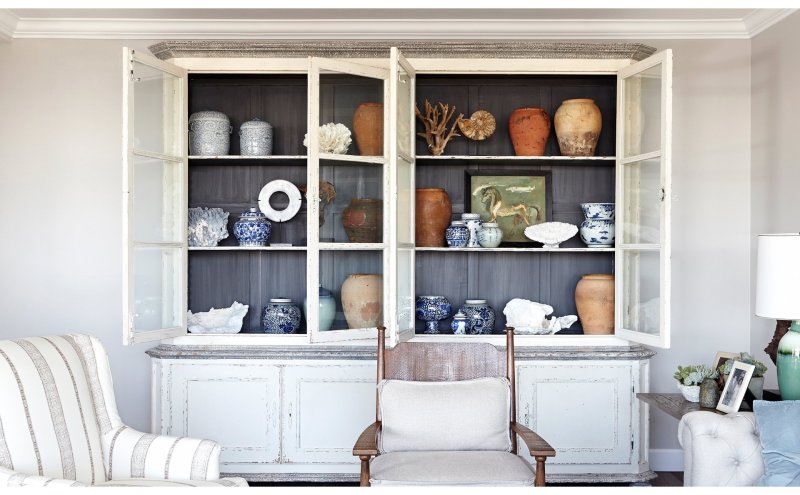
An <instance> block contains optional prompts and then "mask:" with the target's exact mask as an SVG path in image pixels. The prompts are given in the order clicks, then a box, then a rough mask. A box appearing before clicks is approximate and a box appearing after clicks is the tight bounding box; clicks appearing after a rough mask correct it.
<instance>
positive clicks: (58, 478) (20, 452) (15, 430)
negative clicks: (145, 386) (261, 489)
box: [0, 334, 247, 486]
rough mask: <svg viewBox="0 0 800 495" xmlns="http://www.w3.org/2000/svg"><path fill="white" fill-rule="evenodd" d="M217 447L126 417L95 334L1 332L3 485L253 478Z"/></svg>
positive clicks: (213, 482)
mask: <svg viewBox="0 0 800 495" xmlns="http://www.w3.org/2000/svg"><path fill="white" fill-rule="evenodd" d="M219 452H220V448H219V445H218V444H217V443H216V442H212V441H210V440H199V439H194V438H177V437H166V436H161V435H152V434H149V433H142V432H139V431H136V430H134V429H133V428H129V427H127V426H125V425H124V424H122V420H121V419H120V417H119V414H118V413H117V406H116V401H115V399H114V387H113V385H112V382H111V369H110V367H109V365H108V355H107V354H106V351H105V349H104V348H103V345H102V344H101V343H100V341H99V340H97V339H96V338H94V337H90V336H88V335H77V334H75V335H72V334H71V335H64V336H58V337H32V338H27V339H20V340H0V486H24V485H38V486H45V485H47V486H84V485H102V486H165V485H175V486H187V485H188V486H247V483H246V482H245V481H244V480H243V479H241V478H223V479H220V478H219Z"/></svg>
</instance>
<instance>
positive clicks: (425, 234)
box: [414, 187, 453, 247]
mask: <svg viewBox="0 0 800 495" xmlns="http://www.w3.org/2000/svg"><path fill="white" fill-rule="evenodd" d="M452 214H453V205H452V204H451V203H450V196H448V195H447V191H445V190H444V189H441V188H438V187H433V188H426V189H417V193H416V212H415V215H416V220H415V222H416V230H415V235H414V241H415V243H416V245H417V247H444V246H446V245H447V244H446V243H445V236H444V233H445V230H447V226H448V225H449V224H450V216H451V215H452Z"/></svg>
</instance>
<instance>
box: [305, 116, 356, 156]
mask: <svg viewBox="0 0 800 495" xmlns="http://www.w3.org/2000/svg"><path fill="white" fill-rule="evenodd" d="M352 142H353V140H352V139H351V138H350V129H348V128H347V126H346V125H344V124H336V123H333V122H330V123H328V124H323V125H321V126H319V151H320V153H335V154H337V155H344V154H346V153H347V150H348V149H349V148H350V143H352ZM303 146H305V147H306V148H308V133H306V135H305V137H304V138H303Z"/></svg>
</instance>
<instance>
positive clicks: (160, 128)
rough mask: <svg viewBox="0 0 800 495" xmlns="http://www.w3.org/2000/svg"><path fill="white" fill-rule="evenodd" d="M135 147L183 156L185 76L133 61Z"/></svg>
mask: <svg viewBox="0 0 800 495" xmlns="http://www.w3.org/2000/svg"><path fill="white" fill-rule="evenodd" d="M133 77H134V79H133V81H134V84H133V147H134V149H136V150H141V151H152V152H156V153H163V154H165V155H172V156H181V155H182V154H183V153H182V150H181V149H180V146H181V136H182V135H183V134H184V133H185V130H184V129H181V125H180V121H181V120H180V111H181V109H182V108H183V106H182V104H181V103H182V102H181V79H180V78H179V77H176V76H173V75H172V74H169V73H166V72H162V71H161V70H159V69H154V68H153V67H150V66H148V65H144V64H142V63H139V62H136V61H134V62H133Z"/></svg>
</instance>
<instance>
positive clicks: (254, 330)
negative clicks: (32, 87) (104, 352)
mask: <svg viewBox="0 0 800 495" xmlns="http://www.w3.org/2000/svg"><path fill="white" fill-rule="evenodd" d="M151 51H152V52H153V54H155V55H156V57H157V58H156V57H153V56H150V55H147V54H143V53H139V52H136V51H133V50H124V53H123V67H124V102H123V118H124V123H123V128H124V133H123V134H124V137H123V146H124V157H123V199H124V205H125V206H124V224H125V230H124V236H123V237H124V245H123V261H124V273H125V286H124V293H123V297H124V300H123V311H124V313H123V317H124V328H123V340H124V342H125V343H126V344H129V343H137V342H146V341H153V340H160V341H161V345H159V346H157V347H155V348H153V349H151V350H150V351H148V354H150V356H151V357H152V358H153V397H154V405H153V429H154V430H156V431H161V432H164V433H170V434H176V435H177V434H181V435H191V436H203V437H208V438H213V439H215V440H217V441H219V442H220V443H221V444H222V445H223V453H222V459H221V462H222V465H223V471H224V472H226V473H241V474H243V475H244V476H245V477H247V478H248V479H252V480H257V479H260V480H328V481H333V480H345V479H356V477H357V475H356V473H357V468H358V465H357V463H356V462H355V458H352V456H351V455H350V449H351V448H352V445H353V443H354V441H355V439H356V437H357V434H358V433H359V432H360V431H361V429H362V428H363V427H364V426H365V425H366V424H368V423H369V422H370V421H371V419H372V418H373V417H374V400H375V399H374V393H375V383H374V380H375V363H374V359H375V346H376V338H375V337H376V331H375V329H374V328H369V327H368V328H348V324H347V322H346V321H345V318H344V314H343V310H342V307H341V302H340V287H341V285H342V283H343V281H344V280H345V279H346V277H347V276H348V275H350V274H356V273H372V274H380V275H381V276H382V281H383V290H382V297H381V299H382V311H383V324H384V325H385V326H386V327H387V336H388V339H387V340H388V345H390V346H394V345H396V344H397V343H399V342H405V341H412V342H413V341H420V340H428V341H430V340H438V341H452V340H459V341H476V342H478V341H479V342H490V343H493V344H495V345H498V346H502V345H504V340H503V337H502V336H501V335H499V332H500V330H501V329H502V327H503V323H504V317H503V314H502V309H503V307H504V306H505V304H506V303H507V302H508V301H509V300H510V299H512V298H515V297H522V298H526V299H532V300H536V301H540V302H545V303H548V304H551V305H552V306H554V307H555V310H556V314H558V315H562V314H573V313H575V303H574V288H575V284H576V282H577V281H578V280H579V279H580V277H581V275H583V274H586V273H613V274H614V275H615V331H614V334H613V335H607V336H592V335H582V334H581V331H580V329H581V327H580V323H578V324H577V325H576V327H575V328H574V330H577V331H575V332H572V333H562V334H558V335H548V336H533V335H520V336H518V337H517V339H516V342H517V344H516V345H517V351H518V358H517V359H518V370H517V373H518V380H519V382H518V383H519V385H518V394H519V397H518V403H519V411H518V413H519V418H518V419H519V421H521V422H523V423H524V424H526V425H528V426H530V427H531V428H533V429H534V430H536V431H537V432H539V433H540V434H542V435H543V436H544V438H546V439H547V440H548V441H549V442H550V443H551V444H552V445H553V446H554V447H555V448H556V451H557V457H556V458H555V459H554V460H553V462H552V467H551V468H550V471H549V472H548V479H550V480H551V481H552V480H563V481H568V480H592V481H643V480H646V479H648V478H649V477H651V476H652V472H651V471H650V469H649V465H648V462H647V445H648V442H647V438H648V433H647V421H648V411H647V409H646V407H643V406H640V404H639V403H638V401H637V400H636V399H635V394H636V393H637V392H646V391H647V389H648V371H647V370H648V359H649V358H650V357H651V356H652V355H653V351H651V350H649V349H647V348H645V347H643V345H647V346H654V347H661V348H666V347H669V335H670V331H669V329H670V305H669V299H670V197H671V186H670V174H671V172H670V160H671V114H672V110H671V108H672V101H671V91H672V89H671V84H672V83H671V77H672V53H671V51H670V50H665V51H663V52H660V53H654V51H655V50H653V49H651V48H649V47H646V46H643V45H639V44H625V43H622V44H578V43H565V44H560V43H539V42H489V41H481V42H477V41H476V42H438V43H429V42H423V41H400V42H397V43H392V44H389V43H384V42H377V41H363V42H356V41H353V42H350V41H325V42H312V41H303V42H291V41H290V42H274V41H269V42H261V41H259V42H225V41H203V42H199V41H198V42H192V41H174V42H173V41H170V42H163V43H159V44H157V45H154V46H152V47H151ZM579 97H590V98H593V99H595V101H596V102H597V104H598V106H599V107H600V108H601V111H602V113H603V130H602V132H601V138H600V142H599V143H598V148H597V152H596V156H592V157H564V156H560V153H559V150H558V146H557V143H556V140H555V137H554V136H553V135H552V134H554V132H551V138H550V140H549V141H548V144H547V147H546V153H545V154H546V156H542V157H518V156H515V155H514V151H513V148H512V146H511V142H510V139H509V138H508V130H507V127H508V126H507V121H508V116H509V114H510V112H511V111H512V110H513V109H514V108H518V107H523V106H541V107H544V108H546V109H547V110H548V112H550V114H551V116H552V115H553V113H554V112H555V109H556V108H557V107H558V106H559V105H560V102H561V101H562V100H565V99H570V98H579ZM425 100H430V101H431V102H434V103H435V102H437V101H442V102H444V103H450V104H453V105H456V106H457V109H458V112H457V113H461V112H463V113H464V114H465V116H469V115H470V114H471V113H472V112H474V111H475V110H478V109H486V110H489V111H491V112H492V113H493V114H494V115H495V117H496V118H497V123H498V129H497V131H496V133H495V135H494V136H493V137H492V138H490V139H488V140H486V141H481V142H474V141H468V140H466V139H465V138H459V139H454V140H453V141H451V143H449V144H448V147H447V148H446V149H445V154H444V155H442V156H430V153H429V152H428V151H427V149H426V146H425V144H424V140H422V139H421V138H420V137H418V136H417V132H418V131H419V129H418V123H417V119H416V117H415V115H414V107H415V106H416V105H419V106H422V103H423V102H424V101H425ZM362 102H379V103H382V104H383V108H384V115H383V126H384V136H383V143H384V146H383V153H382V155H377V156H362V155H359V154H358V153H357V151H356V144H355V143H354V144H353V145H352V146H351V150H350V152H349V153H347V154H344V155H332V154H328V153H321V152H319V151H318V136H317V133H316V132H311V133H310V135H309V137H308V148H306V147H305V146H303V145H302V142H303V137H304V135H305V134H306V133H307V131H308V130H309V129H311V130H312V131H315V130H316V129H317V127H318V126H319V125H321V124H325V123H328V122H341V123H345V125H347V126H348V127H352V118H353V111H354V110H355V108H356V107H357V106H358V105H359V103H362ZM201 110H218V111H222V112H223V113H226V114H227V115H228V116H229V117H230V118H231V123H232V127H233V131H234V132H233V134H232V135H231V152H230V154H229V155H226V156H218V157H201V156H190V155H189V153H188V145H187V142H188V139H187V138H188V136H187V121H188V116H189V115H190V114H191V113H193V112H196V111H201ZM254 117H258V118H261V119H263V120H267V121H268V122H270V123H271V124H272V126H273V127H274V144H273V154H272V155H270V156H265V157H246V156H241V155H240V154H239V144H238V135H237V134H236V130H238V126H240V125H241V124H242V123H243V122H244V121H246V120H250V119H252V118H254ZM495 172H496V173H497V174H498V175H536V174H540V175H544V176H546V177H547V178H548V179H547V180H548V181H550V184H549V185H548V188H549V189H548V191H549V193H548V194H549V195H550V197H549V199H548V201H549V203H548V205H549V206H548V209H549V210H550V211H548V212H547V215H546V219H547V220H553V221H563V222H569V223H573V224H579V223H580V222H581V220H582V215H581V214H580V209H579V204H580V203H581V202H614V203H616V243H615V245H614V247H612V248H601V249H597V248H588V247H585V246H584V245H583V244H582V243H581V242H580V241H579V240H578V239H577V238H574V239H572V240H570V241H566V242H565V243H564V244H562V248H561V249H558V250H554V251H547V250H543V249H542V248H538V247H535V246H534V245H532V244H526V245H503V246H501V247H499V248H494V249H481V250H452V249H448V248H444V247H441V248H438V247H420V246H415V244H414V242H415V239H414V237H415V236H414V230H415V211H414V209H415V205H414V196H415V193H414V191H415V188H422V187H443V188H445V189H446V190H447V192H448V194H449V195H450V197H451V201H452V203H453V217H454V218H457V217H458V215H459V214H460V213H462V212H466V211H470V209H469V208H470V205H469V198H468V196H469V194H470V193H469V186H468V185H467V182H466V181H467V180H469V179H468V178H469V177H470V176H471V175H475V174H480V173H483V174H488V173H495ZM276 179H284V180H288V181H290V182H292V183H294V184H295V185H298V186H299V185H305V186H306V187H307V194H306V196H305V197H304V200H303V206H302V208H301V209H300V212H299V213H298V214H297V216H296V217H295V218H293V219H291V220H289V221H287V222H283V223H273V233H272V238H271V241H272V242H274V243H277V245H269V246H265V247H260V248H242V247H239V246H238V245H237V244H236V241H235V239H234V238H233V234H232V232H231V236H230V237H229V238H228V239H225V240H223V241H222V242H221V243H220V245H219V246H216V247H203V248H200V247H189V246H188V245H187V238H186V234H187V231H186V223H187V210H188V208H189V207H197V206H206V207H218V208H222V209H224V210H225V211H228V212H229V213H230V218H229V230H231V227H232V225H233V223H234V222H235V220H236V218H237V216H238V214H239V213H240V212H241V211H245V210H247V208H248V207H249V206H253V205H255V204H256V203H257V198H258V192H259V190H260V189H261V187H262V186H264V185H265V184H266V183H268V182H270V181H272V180H276ZM321 181H328V182H331V183H333V184H334V185H335V187H336V192H337V194H336V198H335V200H334V201H332V202H331V203H330V204H327V205H325V204H322V203H321V202H319V201H317V200H316V198H318V197H319V194H320V186H319V185H320V183H321ZM308 198H314V199H312V200H308ZM354 198H374V199H379V200H380V201H381V204H382V206H383V213H382V215H383V217H382V227H381V231H380V236H379V238H378V239H377V241H375V242H368V243H356V242H351V241H350V239H348V237H347V236H346V235H345V231H344V229H343V227H342V221H341V220H342V216H343V214H344V210H345V208H346V207H347V205H348V204H349V201H350V200H351V199H354ZM278 202H280V200H278ZM273 206H275V207H276V208H278V209H280V208H279V206H280V205H273ZM319 286H322V287H325V288H326V289H329V290H330V291H331V292H332V293H333V296H334V297H335V299H336V300H337V312H336V317H335V319H334V324H333V328H332V329H331V330H329V331H322V330H321V329H320V328H319V326H318V324H317V322H318V318H319V315H318V297H319V292H318V287H319ZM421 294H437V295H445V296H446V297H448V299H450V301H451V303H452V304H453V308H454V309H455V308H457V307H458V306H460V305H461V304H462V303H463V302H464V300H465V299H473V298H482V299H487V300H489V304H490V305H491V306H492V307H493V308H494V309H495V313H496V315H497V322H496V324H495V328H494V330H495V334H494V335H469V336H454V335H448V334H446V333H442V334H438V335H425V334H423V333H422V322H420V321H418V320H416V319H415V318H414V300H415V296H416V295H421ZM275 297H290V298H292V299H293V300H294V302H295V303H296V304H298V306H302V302H303V299H307V301H308V309H307V311H304V315H303V320H302V323H301V328H300V331H299V332H298V333H297V334H291V335H266V334H264V333H262V332H261V331H260V327H261V323H260V321H261V311H262V310H263V307H264V305H265V304H266V303H267V302H268V300H269V299H270V298H275ZM234 300H237V301H239V302H242V303H245V304H248V305H249V306H250V310H249V312H248V314H247V316H246V317H245V321H244V325H243V331H242V333H240V334H235V335H194V334H188V333H187V331H186V313H187V310H192V311H194V312H198V311H207V310H208V309H209V308H211V307H216V308H219V307H225V306H229V305H230V304H231V303H232V302H233V301H234ZM449 321H450V320H449V319H448V320H445V321H444V322H442V323H441V328H446V327H448V326H449Z"/></svg>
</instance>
